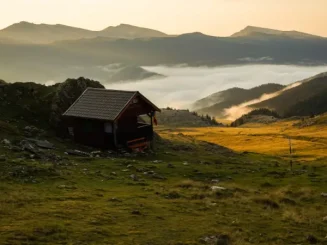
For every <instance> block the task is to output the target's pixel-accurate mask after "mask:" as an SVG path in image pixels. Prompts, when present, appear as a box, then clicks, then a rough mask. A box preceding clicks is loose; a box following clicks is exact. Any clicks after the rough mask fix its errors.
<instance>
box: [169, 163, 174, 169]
mask: <svg viewBox="0 0 327 245" xmlns="http://www.w3.org/2000/svg"><path fill="white" fill-rule="evenodd" d="M167 168H175V166H174V165H173V164H171V163H168V165H167Z"/></svg>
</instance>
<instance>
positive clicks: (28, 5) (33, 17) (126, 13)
mask: <svg viewBox="0 0 327 245" xmlns="http://www.w3.org/2000/svg"><path fill="white" fill-rule="evenodd" d="M326 9H327V0H10V1H9V0H0V28H1V29H2V28H4V27H6V26H8V25H11V24H12V23H15V22H19V21H22V20H25V21H29V22H34V23H49V24H56V23H59V24H66V25H72V26H77V27H82V28H88V29H93V30H100V29H103V28H105V27H107V26H109V25H118V24H120V23H127V24H133V25H138V26H144V27H149V28H154V29H158V30H161V31H164V32H167V33H169V34H178V33H186V32H193V31H201V32H204V33H206V34H211V35H220V36H227V35H230V34H232V33H234V32H236V31H238V30H240V29H242V28H244V27H245V26H246V25H255V26H262V27H269V28H276V29H281V30H294V29H296V30H299V31H303V32H309V33H313V34H318V35H323V36H327V28H326V23H327V14H326Z"/></svg>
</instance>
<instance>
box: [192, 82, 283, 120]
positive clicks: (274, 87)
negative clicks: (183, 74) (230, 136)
mask: <svg viewBox="0 0 327 245" xmlns="http://www.w3.org/2000/svg"><path fill="white" fill-rule="evenodd" d="M284 87H285V86H283V85H280V84H274V83H268V84H264V85H261V86H258V87H254V88H252V89H242V88H232V89H228V90H225V91H221V92H218V93H214V94H212V95H210V96H208V97H206V98H203V99H201V100H198V101H197V102H195V103H194V104H193V107H194V108H196V109H197V110H198V111H199V113H206V114H210V115H215V116H218V117H223V116H224V109H226V108H229V107H231V106H234V105H239V104H242V103H244V102H247V101H250V100H254V99H257V98H259V97H260V96H262V95H263V94H267V93H274V92H277V91H279V90H281V89H283V88H284Z"/></svg>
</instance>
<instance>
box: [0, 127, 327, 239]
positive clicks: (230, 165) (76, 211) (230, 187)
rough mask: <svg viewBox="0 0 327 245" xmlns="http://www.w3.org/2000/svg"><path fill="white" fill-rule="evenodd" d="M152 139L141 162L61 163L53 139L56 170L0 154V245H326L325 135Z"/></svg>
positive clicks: (202, 133)
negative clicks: (292, 155)
mask: <svg viewBox="0 0 327 245" xmlns="http://www.w3.org/2000/svg"><path fill="white" fill-rule="evenodd" d="M279 127H281V128H279ZM157 131H158V132H159V134H160V135H161V137H162V138H163V139H161V140H158V141H157V142H156V148H157V149H156V151H155V152H154V153H150V154H147V155H117V154H114V153H112V155H110V156H107V157H94V158H90V157H74V156H67V155H65V154H64V153H63V152H64V149H65V147H66V146H65V145H64V144H63V142H61V141H56V139H55V138H53V139H52V141H53V142H55V144H56V146H57V148H56V150H54V153H55V154H57V155H58V156H61V160H60V161H44V160H38V159H30V158H29V157H28V154H27V155H26V153H24V152H19V151H18V152H15V151H11V150H9V149H7V148H5V147H3V146H0V159H2V160H1V162H0V190H1V195H0V221H1V222H0V244H6V245H15V244H17V245H18V244H26V245H27V244H33V245H34V244H37V245H39V244H74V245H75V244H115V245H116V244H140V245H141V244H142V245H143V244H149V245H157V244H158V245H161V244H162V245H166V244H171V245H177V244H178V245H186V244H188V245H190V244H192V245H193V244H210V245H226V244H235V245H247V244H269V245H270V244H271V245H277V244H280V245H282V244H327V237H326V236H327V226H326V222H327V211H326V209H325V207H326V203H327V197H325V196H323V195H321V194H322V193H324V192H327V189H326V184H327V165H326V163H325V159H324V158H323V157H324V156H325V155H324V153H323V149H322V148H323V145H324V144H325V143H326V138H325V136H326V131H324V130H320V131H319V132H320V133H319V134H318V133H317V129H315V127H308V128H305V129H304V130H301V129H298V128H296V127H293V126H292V125H291V124H290V122H283V123H281V124H278V125H277V124H276V125H268V126H267V125H266V126H262V125H260V126H259V125H256V126H253V125H252V126H251V127H245V128H236V129H233V128H184V129H178V128H176V129H167V128H164V127H161V128H158V129H157ZM2 133H3V131H2ZM288 135H291V136H292V138H294V146H295V149H296V155H297V157H296V160H295V162H294V167H293V170H292V171H291V170H290V169H289V164H288V159H287V157H286V156H287V147H288V142H287V140H286V139H285V138H287V137H286V136H288ZM324 135H325V136H324ZM7 136H8V135H7ZM165 139H169V141H168V140H165ZM309 139H310V140H309ZM11 140H14V139H11ZM204 141H208V142H214V143H219V144H220V145H223V146H226V147H228V148H231V149H232V150H233V151H231V150H229V149H226V148H224V147H220V146H217V145H215V144H212V143H206V142H204ZM284 141H285V143H284ZM281 142H283V144H282V145H281ZM315 154H317V155H315ZM315 156H317V157H315ZM313 158H315V160H310V159H313Z"/></svg>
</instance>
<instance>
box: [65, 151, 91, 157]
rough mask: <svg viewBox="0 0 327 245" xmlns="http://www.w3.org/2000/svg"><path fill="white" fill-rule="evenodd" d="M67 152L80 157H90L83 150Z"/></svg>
mask: <svg viewBox="0 0 327 245" xmlns="http://www.w3.org/2000/svg"><path fill="white" fill-rule="evenodd" d="M67 153H68V154H69V155H74V156H80V157H90V156H91V155H90V154H89V153H87V152H84V151H79V150H68V151H67Z"/></svg>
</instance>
